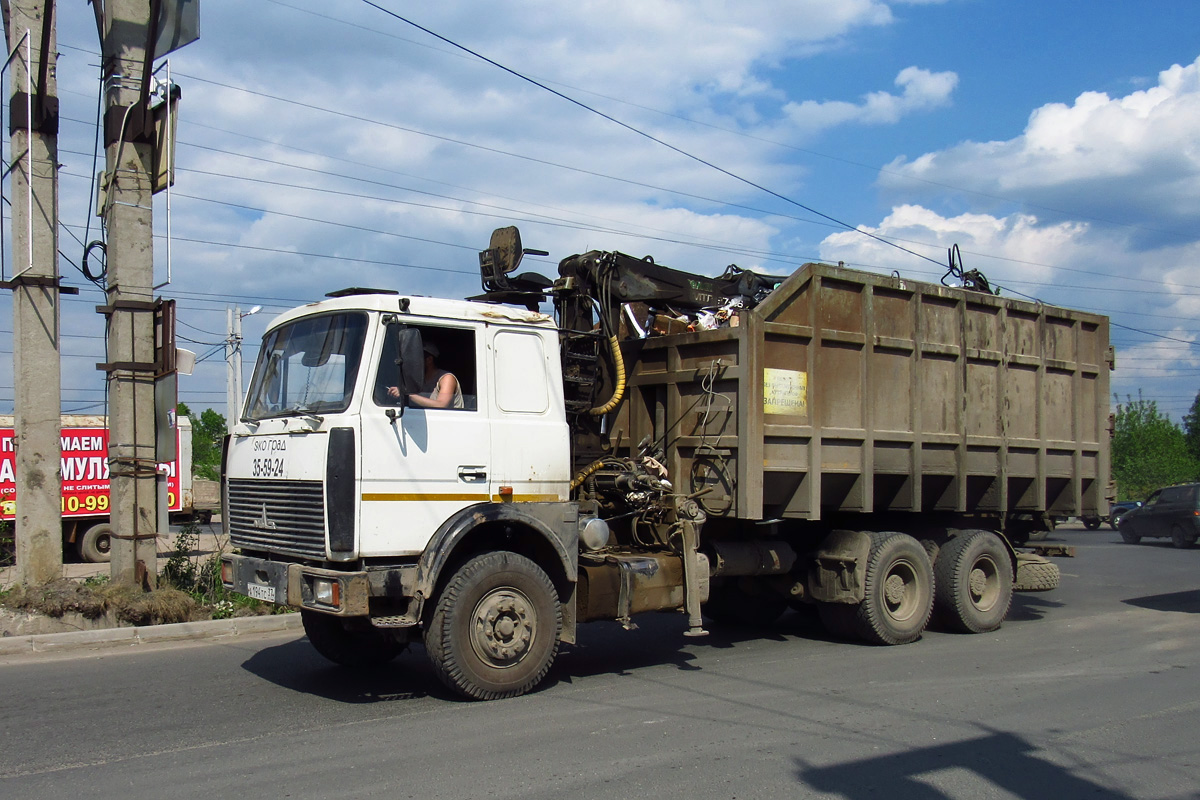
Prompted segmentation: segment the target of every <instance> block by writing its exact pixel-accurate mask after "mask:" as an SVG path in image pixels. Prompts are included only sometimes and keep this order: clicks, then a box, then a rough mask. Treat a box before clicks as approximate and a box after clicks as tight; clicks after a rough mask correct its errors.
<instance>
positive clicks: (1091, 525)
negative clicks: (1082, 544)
mask: <svg viewBox="0 0 1200 800" xmlns="http://www.w3.org/2000/svg"><path fill="white" fill-rule="evenodd" d="M1101 522H1103V520H1102V519H1100V518H1099V517H1084V518H1083V527H1085V528H1087V529H1088V530H1089V531H1094V530H1096V529H1097V528H1099V527H1100V523H1101Z"/></svg>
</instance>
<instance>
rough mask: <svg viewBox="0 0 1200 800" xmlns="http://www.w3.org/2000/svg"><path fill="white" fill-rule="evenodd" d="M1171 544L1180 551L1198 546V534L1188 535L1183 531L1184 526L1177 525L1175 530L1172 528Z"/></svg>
mask: <svg viewBox="0 0 1200 800" xmlns="http://www.w3.org/2000/svg"><path fill="white" fill-rule="evenodd" d="M1171 544H1173V545H1175V546H1176V547H1178V548H1179V549H1180V550H1186V549H1187V548H1189V547H1194V546H1195V544H1196V534H1194V533H1188V532H1187V531H1185V530H1184V529H1183V526H1182V525H1176V526H1175V527H1174V528H1171Z"/></svg>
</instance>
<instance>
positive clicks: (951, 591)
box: [934, 531, 1013, 633]
mask: <svg viewBox="0 0 1200 800" xmlns="http://www.w3.org/2000/svg"><path fill="white" fill-rule="evenodd" d="M934 587H935V588H934V603H935V604H936V605H937V608H938V611H939V614H940V616H941V617H942V618H944V621H945V622H946V623H947V624H948V625H949V626H950V627H952V628H955V629H957V630H960V631H963V632H966V633H986V632H988V631H994V630H996V629H997V628H999V627H1000V625H1001V623H1003V622H1004V618H1005V617H1006V616H1008V607H1009V606H1010V605H1011V604H1012V596H1013V568H1012V559H1011V558H1010V557H1009V555H1008V550H1007V549H1006V548H1005V547H1004V543H1003V542H1001V541H1000V539H999V537H997V536H996V535H995V534H993V533H989V532H987V531H968V532H963V533H961V534H959V535H958V536H955V537H954V538H953V539H951V540H950V541H949V542H948V543H947V544H946V545H944V546H943V547H942V549H941V551H940V552H939V553H938V557H937V561H936V562H935V563H934Z"/></svg>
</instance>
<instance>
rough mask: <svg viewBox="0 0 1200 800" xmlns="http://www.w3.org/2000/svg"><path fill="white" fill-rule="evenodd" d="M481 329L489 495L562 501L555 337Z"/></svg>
mask: <svg viewBox="0 0 1200 800" xmlns="http://www.w3.org/2000/svg"><path fill="white" fill-rule="evenodd" d="M485 332H486V334H487V336H488V338H489V342H488V351H489V355H490V358H489V359H488V362H489V369H488V380H489V384H490V386H491V389H492V390H491V391H490V392H488V396H487V405H488V407H489V408H488V415H489V422H490V425H489V431H488V433H489V437H490V440H491V450H492V473H491V477H490V482H491V487H492V488H491V491H492V495H493V499H495V500H496V501H498V502H551V501H558V500H566V499H567V497H568V483H569V481H570V475H569V471H570V463H569V462H570V447H569V444H570V439H569V432H568V429H567V423H566V415H565V414H564V412H563V400H562V388H561V387H562V378H561V367H560V365H559V361H558V350H557V341H556V339H555V338H554V336H553V335H550V336H547V334H546V330H545V329H541V328H532V327H531V328H519V327H497V326H488V327H487V328H486V329H485Z"/></svg>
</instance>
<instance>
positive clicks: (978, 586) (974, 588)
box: [971, 569, 987, 600]
mask: <svg viewBox="0 0 1200 800" xmlns="http://www.w3.org/2000/svg"><path fill="white" fill-rule="evenodd" d="M986 586H987V576H986V575H984V574H983V570H981V569H973V570H971V596H972V597H974V598H975V599H976V600H978V599H979V598H980V597H982V596H983V590H984V588H985V587H986Z"/></svg>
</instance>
